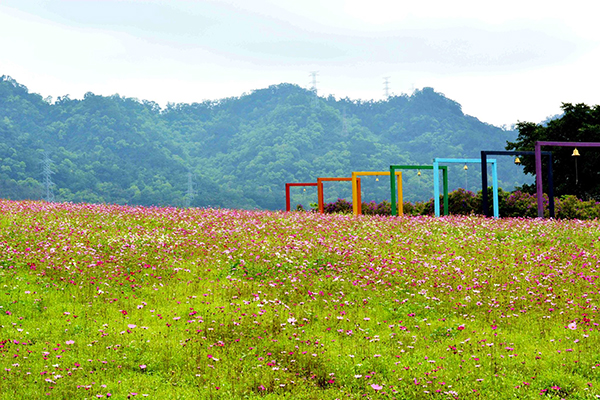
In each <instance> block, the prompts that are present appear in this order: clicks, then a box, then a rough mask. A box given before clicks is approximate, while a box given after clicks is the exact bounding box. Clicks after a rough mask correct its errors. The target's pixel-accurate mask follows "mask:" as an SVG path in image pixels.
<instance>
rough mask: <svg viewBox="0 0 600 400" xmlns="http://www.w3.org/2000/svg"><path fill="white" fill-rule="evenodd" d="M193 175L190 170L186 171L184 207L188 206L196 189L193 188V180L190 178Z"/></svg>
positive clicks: (194, 195)
mask: <svg viewBox="0 0 600 400" xmlns="http://www.w3.org/2000/svg"><path fill="white" fill-rule="evenodd" d="M192 178H193V175H192V173H191V172H188V185H187V186H188V188H187V194H186V195H185V199H184V203H185V207H186V208H189V207H190V206H191V204H192V200H194V198H195V197H196V191H195V190H194V180H193V179H192Z"/></svg>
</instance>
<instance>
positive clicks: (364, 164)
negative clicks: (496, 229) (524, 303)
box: [0, 76, 517, 209]
mask: <svg viewBox="0 0 600 400" xmlns="http://www.w3.org/2000/svg"><path fill="white" fill-rule="evenodd" d="M198 96H199V97H201V94H199V95H198ZM0 137H1V139H2V140H1V141H0V197H2V198H10V199H40V198H42V197H43V196H44V195H45V193H46V192H45V190H44V177H43V174H42V170H43V163H42V161H43V160H44V158H45V154H47V155H48V156H49V158H50V160H51V164H50V169H51V170H52V172H53V174H51V180H52V182H53V183H54V186H53V192H54V195H55V199H56V200H57V201H72V202H93V203H99V202H106V203H120V204H140V205H174V206H182V205H184V204H186V193H187V192H188V179H189V177H190V176H191V179H192V181H193V186H194V189H195V197H194V198H193V199H187V200H188V201H189V202H190V203H191V205H192V206H219V207H236V208H253V207H259V208H266V209H281V208H283V207H284V185H285V183H286V182H314V181H316V178H317V177H319V176H350V173H351V172H352V171H357V170H374V171H378V170H388V169H389V165H390V164H431V161H432V159H433V158H434V157H479V151H480V150H484V149H486V150H499V149H503V148H504V147H505V145H506V141H507V140H514V139H515V138H516V133H515V132H512V131H504V130H502V129H500V128H497V127H494V126H491V125H488V124H485V123H482V122H480V121H479V120H477V119H476V118H474V117H471V116H468V115H465V114H463V112H462V111H461V107H460V105H459V104H458V103H456V102H455V101H452V100H450V99H448V98H446V97H445V96H444V95H442V94H440V93H437V92H435V91H434V90H433V89H431V88H424V89H423V90H419V91H416V92H415V93H413V95H411V96H406V95H403V96H395V97H391V98H389V99H388V100H386V101H369V102H362V101H352V100H349V99H341V100H338V99H335V98H333V97H329V98H322V97H316V96H315V95H314V93H313V92H311V91H308V90H306V89H303V88H300V87H298V86H296V85H291V84H280V85H274V86H271V87H269V88H267V89H261V90H256V91H254V92H252V93H250V94H244V95H242V96H241V97H239V98H227V99H223V100H219V101H205V102H202V103H194V104H176V105H169V106H167V107H166V108H165V109H161V108H160V107H159V106H158V105H157V104H156V103H153V102H151V101H139V100H137V99H131V98H123V97H120V96H118V95H113V96H110V97H104V96H97V95H94V94H92V93H88V94H86V95H85V97H84V98H83V99H82V100H74V99H70V98H69V97H68V96H64V97H59V98H58V99H56V100H55V101H53V102H52V101H50V100H49V99H43V98H42V97H41V96H40V95H38V94H34V93H30V92H29V91H28V89H27V88H26V87H25V86H23V85H21V84H19V83H17V82H15V81H14V80H13V79H11V78H10V77H6V76H4V77H2V78H0ZM461 168H462V166H461ZM189 172H191V174H189ZM515 172H516V171H515V170H514V169H511V170H510V171H508V172H507V173H505V174H504V175H501V176H500V178H501V185H500V186H502V187H504V188H505V189H511V188H512V186H513V185H514V184H515V182H516V181H515V179H517V178H515V176H516V175H515ZM469 174H470V175H469V176H466V175H465V176H464V177H463V175H460V182H461V183H463V185H462V186H464V184H467V185H468V184H469V183H470V184H471V185H473V187H472V188H470V189H471V190H475V189H476V188H477V186H475V183H476V182H478V179H480V178H479V177H480V175H479V167H478V166H476V165H473V166H472V167H471V169H470V171H469ZM413 175H415V174H413ZM413 175H410V176H409V175H408V174H406V175H405V182H406V185H408V186H407V187H411V186H410V185H411V182H412V183H415V182H417V178H416V175H415V176H413ZM424 175H425V174H424ZM365 179H366V178H365ZM419 179H421V178H419ZM428 182H429V181H428ZM365 183H366V181H365ZM370 186H372V188H371V189H369V188H368V187H370ZM363 187H364V188H365V196H366V197H368V196H372V197H378V196H379V197H383V198H385V196H386V193H387V192H388V191H389V189H387V190H386V188H385V185H375V184H373V185H363ZM412 188H413V189H412V190H410V195H409V196H408V197H409V198H411V196H416V195H418V194H419V193H421V192H422V193H421V194H422V196H423V197H427V196H428V197H431V193H430V192H431V185H430V183H427V184H425V185H422V184H421V183H420V182H419V185H417V184H416V183H415V184H414V185H413V186H412ZM311 190H312V189H311ZM298 192H299V193H297V194H295V198H294V201H295V202H299V201H306V200H307V199H308V200H311V201H316V198H314V197H315V196H314V193H312V192H311V193H309V192H310V190H309V192H307V193H304V192H300V191H298ZM348 193H349V189H347V188H346V187H341V186H335V185H334V186H332V187H331V189H330V190H329V191H328V197H329V198H332V197H333V198H334V197H336V196H345V197H347V196H348ZM388 196H389V194H388Z"/></svg>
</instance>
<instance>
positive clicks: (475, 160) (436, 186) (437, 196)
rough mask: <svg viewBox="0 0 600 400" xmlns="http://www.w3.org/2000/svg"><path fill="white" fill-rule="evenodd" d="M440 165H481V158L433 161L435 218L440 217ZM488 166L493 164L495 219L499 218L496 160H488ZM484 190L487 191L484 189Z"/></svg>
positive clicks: (439, 159) (435, 159) (437, 159)
mask: <svg viewBox="0 0 600 400" xmlns="http://www.w3.org/2000/svg"><path fill="white" fill-rule="evenodd" d="M440 163H454V164H469V163H471V164H481V159H480V158H434V159H433V203H434V208H435V216H436V217H439V216H440ZM487 163H488V164H492V187H493V195H494V218H498V217H499V215H500V212H499V210H498V167H497V165H496V160H495V159H488V160H487ZM483 190H487V188H484V189H483Z"/></svg>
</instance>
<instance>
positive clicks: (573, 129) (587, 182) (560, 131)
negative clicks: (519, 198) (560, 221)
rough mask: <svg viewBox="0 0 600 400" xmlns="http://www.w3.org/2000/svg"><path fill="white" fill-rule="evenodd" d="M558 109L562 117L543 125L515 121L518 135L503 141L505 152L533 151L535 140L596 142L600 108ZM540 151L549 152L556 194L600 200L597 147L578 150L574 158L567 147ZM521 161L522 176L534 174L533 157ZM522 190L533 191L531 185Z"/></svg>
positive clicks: (599, 139) (599, 133) (599, 131)
mask: <svg viewBox="0 0 600 400" xmlns="http://www.w3.org/2000/svg"><path fill="white" fill-rule="evenodd" d="M561 108H562V110H563V112H564V113H563V115H562V116H561V117H560V118H556V119H552V120H550V121H548V122H547V123H545V124H535V123H532V122H519V123H518V124H517V129H518V131H519V136H518V137H517V140H515V141H514V142H507V146H506V149H507V150H517V151H518V150H534V149H535V142H537V141H562V142H600V106H598V105H596V106H593V107H590V106H588V105H585V104H575V105H573V104H570V103H563V105H562V107H561ZM544 150H551V151H552V152H553V155H552V158H553V166H552V167H553V174H554V186H555V194H556V195H558V196H561V195H568V194H571V195H576V196H577V197H579V198H584V199H596V200H600V180H599V179H598V178H600V148H598V149H595V148H589V147H588V148H585V149H579V152H580V153H581V156H579V157H577V159H576V157H574V156H572V153H573V148H571V147H553V148H552V147H548V148H544ZM521 162H522V164H523V167H524V169H525V172H526V173H528V174H532V175H535V159H534V157H532V156H528V157H522V158H521ZM542 162H543V163H544V164H545V163H546V160H545V159H544V160H542ZM576 163H577V165H576ZM545 168H546V166H545V165H544V170H545ZM545 185H546V183H544V187H545ZM523 189H524V190H527V191H531V192H534V191H535V187H534V185H525V186H524V187H523Z"/></svg>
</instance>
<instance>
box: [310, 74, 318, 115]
mask: <svg viewBox="0 0 600 400" xmlns="http://www.w3.org/2000/svg"><path fill="white" fill-rule="evenodd" d="M317 75H319V71H311V73H310V76H311V77H312V80H311V84H312V86H311V88H310V90H311V92H313V107H318V106H319V98H318V94H317Z"/></svg>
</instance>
